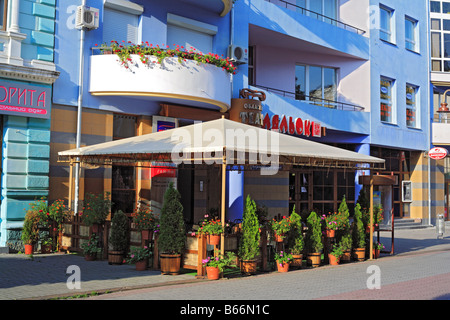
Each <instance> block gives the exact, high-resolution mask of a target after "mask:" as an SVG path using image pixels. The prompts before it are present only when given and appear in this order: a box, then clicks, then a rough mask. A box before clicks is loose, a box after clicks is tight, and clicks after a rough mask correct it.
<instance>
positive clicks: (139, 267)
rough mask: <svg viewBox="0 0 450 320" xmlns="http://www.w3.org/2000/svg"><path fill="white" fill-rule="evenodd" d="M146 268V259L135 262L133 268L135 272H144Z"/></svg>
mask: <svg viewBox="0 0 450 320" xmlns="http://www.w3.org/2000/svg"><path fill="white" fill-rule="evenodd" d="M147 266H148V263H147V259H144V260H141V261H137V262H136V263H135V267H136V270H137V271H145V270H147Z"/></svg>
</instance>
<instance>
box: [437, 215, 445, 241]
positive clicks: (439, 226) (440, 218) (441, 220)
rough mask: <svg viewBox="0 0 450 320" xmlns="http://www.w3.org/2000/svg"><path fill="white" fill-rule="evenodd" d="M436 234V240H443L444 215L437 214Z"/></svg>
mask: <svg viewBox="0 0 450 320" xmlns="http://www.w3.org/2000/svg"><path fill="white" fill-rule="evenodd" d="M436 232H437V234H438V237H437V238H438V239H443V238H444V233H445V221H444V215H443V214H439V215H438V218H437V220H436Z"/></svg>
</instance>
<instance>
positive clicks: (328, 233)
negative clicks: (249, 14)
mask: <svg viewBox="0 0 450 320" xmlns="http://www.w3.org/2000/svg"><path fill="white" fill-rule="evenodd" d="M325 232H326V233H325V234H326V236H327V238H334V237H335V235H336V230H331V229H325Z"/></svg>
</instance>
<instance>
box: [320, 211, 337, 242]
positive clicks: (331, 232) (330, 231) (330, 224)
mask: <svg viewBox="0 0 450 320" xmlns="http://www.w3.org/2000/svg"><path fill="white" fill-rule="evenodd" d="M338 217H339V216H338V215H337V214H336V213H332V214H329V215H322V221H323V224H324V229H325V236H326V237H327V238H334V237H335V235H336V230H338V228H339V226H338Z"/></svg>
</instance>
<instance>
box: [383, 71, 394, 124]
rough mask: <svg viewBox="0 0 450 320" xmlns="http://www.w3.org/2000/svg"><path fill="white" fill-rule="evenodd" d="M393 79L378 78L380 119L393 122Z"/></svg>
mask: <svg viewBox="0 0 450 320" xmlns="http://www.w3.org/2000/svg"><path fill="white" fill-rule="evenodd" d="M393 86H394V80H392V79H388V78H383V77H381V79H380V120H381V121H382V122H387V123H394V99H393V90H394V88H393Z"/></svg>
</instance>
